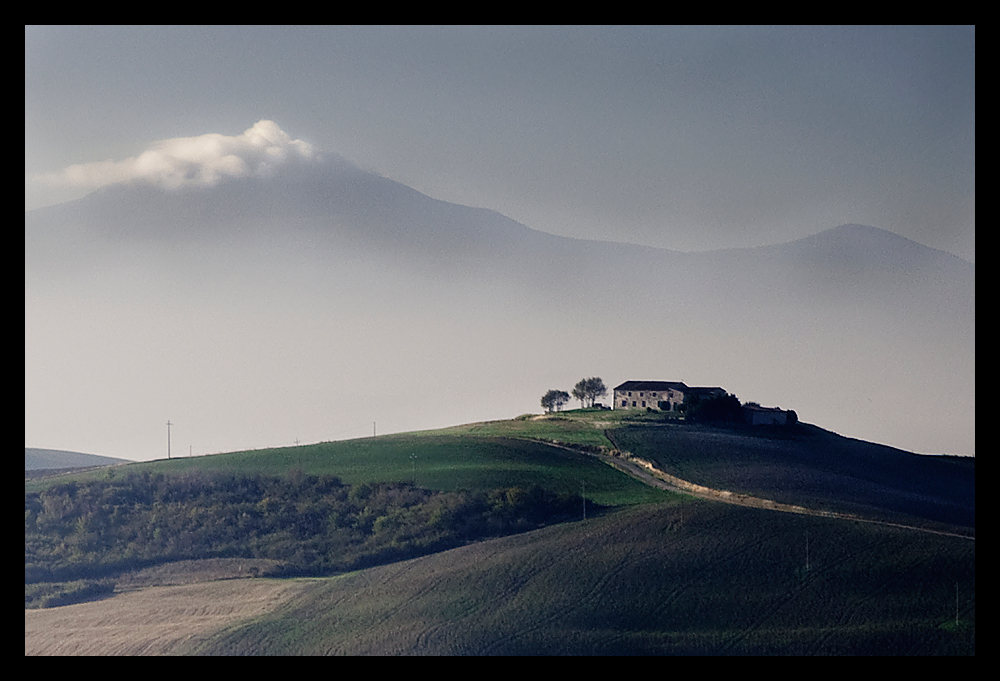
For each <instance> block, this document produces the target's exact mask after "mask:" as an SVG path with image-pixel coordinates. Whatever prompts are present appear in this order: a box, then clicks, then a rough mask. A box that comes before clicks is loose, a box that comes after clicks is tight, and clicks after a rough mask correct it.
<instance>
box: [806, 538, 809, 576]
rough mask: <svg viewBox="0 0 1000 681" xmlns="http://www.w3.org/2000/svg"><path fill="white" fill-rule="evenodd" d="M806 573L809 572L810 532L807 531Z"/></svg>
mask: <svg viewBox="0 0 1000 681" xmlns="http://www.w3.org/2000/svg"><path fill="white" fill-rule="evenodd" d="M806 572H809V530H806Z"/></svg>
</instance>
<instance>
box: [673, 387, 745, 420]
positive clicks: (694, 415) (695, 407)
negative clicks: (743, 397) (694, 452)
mask: <svg viewBox="0 0 1000 681" xmlns="http://www.w3.org/2000/svg"><path fill="white" fill-rule="evenodd" d="M684 404H685V407H686V408H685V417H684V418H686V419H688V420H690V421H695V422H700V423H728V424H732V423H739V422H740V421H742V419H743V411H742V407H741V406H740V401H739V399H738V398H737V397H736V395H731V394H727V395H724V396H722V395H720V396H717V397H711V398H709V399H707V400H706V399H703V400H692V401H691V402H688V401H687V400H685V402H684Z"/></svg>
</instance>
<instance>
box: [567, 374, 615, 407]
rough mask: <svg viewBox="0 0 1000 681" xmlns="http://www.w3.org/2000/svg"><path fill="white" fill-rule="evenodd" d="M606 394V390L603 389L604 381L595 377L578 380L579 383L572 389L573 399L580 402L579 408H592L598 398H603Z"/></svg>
mask: <svg viewBox="0 0 1000 681" xmlns="http://www.w3.org/2000/svg"><path fill="white" fill-rule="evenodd" d="M607 394H608V389H607V388H606V387H604V381H602V380H601V379H599V378H597V377H594V378H583V379H580V382H579V383H577V384H576V386H575V387H574V388H573V397H575V398H576V399H578V400H580V406H581V407H583V406H588V407H593V406H594V402H596V401H597V398H598V397H604V396H605V395H607ZM588 403H589V404H588Z"/></svg>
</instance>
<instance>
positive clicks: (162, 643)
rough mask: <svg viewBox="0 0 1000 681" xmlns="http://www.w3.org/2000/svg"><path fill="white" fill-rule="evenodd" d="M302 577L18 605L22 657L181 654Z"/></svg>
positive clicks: (288, 593) (271, 602)
mask: <svg viewBox="0 0 1000 681" xmlns="http://www.w3.org/2000/svg"><path fill="white" fill-rule="evenodd" d="M308 584H309V582H308V581H302V580H271V579H232V580H226V581H215V582H202V583H197V584H183V585H176V586H158V587H150V588H147V589H142V590H138V591H130V592H126V593H121V594H117V595H115V596H113V597H111V598H106V599H103V600H99V601H91V602H88V603H77V604H74V605H67V606H63V607H60V608H48V609H43V610H25V611H24V654H25V655H171V654H182V653H183V651H184V650H185V649H186V648H187V647H188V646H189V645H194V644H197V643H198V642H199V641H200V640H202V639H203V638H204V637H206V636H207V635H209V634H212V633H215V632H218V631H219V630H221V629H224V628H226V627H228V626H232V625H234V624H236V623H239V622H242V621H244V620H247V619H249V618H253V617H259V616H260V615H264V614H267V613H269V612H272V611H273V610H274V609H275V608H277V607H278V606H280V605H282V604H283V603H285V602H286V601H288V599H290V598H291V597H292V596H294V595H296V594H298V593H299V592H300V591H301V590H302V589H303V588H305V587H306V586H308Z"/></svg>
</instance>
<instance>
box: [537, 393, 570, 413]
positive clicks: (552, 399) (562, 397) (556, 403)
mask: <svg viewBox="0 0 1000 681" xmlns="http://www.w3.org/2000/svg"><path fill="white" fill-rule="evenodd" d="M567 402H569V393H568V392H566V391H565V390H550V391H548V392H547V393H545V394H544V395H542V408H543V409H545V411H547V412H551V411H553V410H556V411H558V410H559V409H562V406H563V405H564V404H566V403H567Z"/></svg>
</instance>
